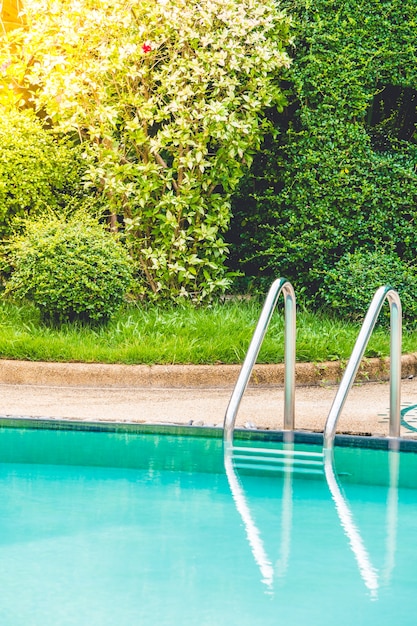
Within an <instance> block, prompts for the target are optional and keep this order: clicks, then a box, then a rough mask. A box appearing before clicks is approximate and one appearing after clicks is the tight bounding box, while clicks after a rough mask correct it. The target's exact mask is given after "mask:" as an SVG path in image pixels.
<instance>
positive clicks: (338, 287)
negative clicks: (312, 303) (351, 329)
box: [321, 250, 417, 327]
mask: <svg viewBox="0 0 417 626" xmlns="http://www.w3.org/2000/svg"><path fill="white" fill-rule="evenodd" d="M382 285H391V287H394V289H396V290H397V291H398V293H399V295H400V298H401V304H402V308H403V319H404V322H405V325H407V326H409V327H415V326H416V325H417V268H416V267H415V266H414V267H412V266H410V265H409V264H407V263H405V262H404V261H402V260H401V259H400V258H399V257H398V255H397V254H395V253H393V252H383V251H382V252H380V251H373V252H369V251H364V250H358V251H356V252H353V253H349V254H346V255H345V256H343V257H342V258H341V259H340V260H339V261H338V263H336V265H335V266H334V268H333V269H331V270H329V271H328V272H327V273H326V275H325V278H324V282H323V286H322V294H321V296H322V300H323V302H324V303H325V304H326V306H327V307H328V308H329V309H331V310H333V311H335V312H336V313H337V316H339V317H341V318H344V319H350V320H352V321H362V320H363V318H364V316H365V314H366V311H367V310H368V307H369V305H370V303H371V299H372V297H373V295H374V293H375V291H376V290H377V289H378V287H381V286H382ZM380 317H381V320H383V321H387V320H388V319H389V309H388V306H385V307H384V309H383V311H382V312H381V316H380Z"/></svg>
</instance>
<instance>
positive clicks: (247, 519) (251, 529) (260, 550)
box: [224, 448, 274, 589]
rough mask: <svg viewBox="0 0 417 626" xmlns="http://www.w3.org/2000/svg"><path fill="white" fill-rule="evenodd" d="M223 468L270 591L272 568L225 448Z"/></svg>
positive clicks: (263, 579)
mask: <svg viewBox="0 0 417 626" xmlns="http://www.w3.org/2000/svg"><path fill="white" fill-rule="evenodd" d="M224 466H225V469H226V476H227V480H228V481H229V486H230V490H231V492H232V496H233V500H234V502H235V504H236V509H237V510H238V512H239V514H240V517H241V518H242V521H243V524H244V526H245V530H246V536H247V538H248V541H249V545H250V547H251V550H252V554H253V558H254V559H255V562H256V563H257V565H258V567H259V569H260V572H261V576H262V578H261V580H262V582H263V583H264V584H265V585H266V586H267V587H268V589H272V583H273V580H274V570H273V567H272V563H271V561H270V559H269V558H268V555H267V554H266V551H265V547H264V544H263V541H262V539H261V535H260V532H259V530H258V527H257V526H256V524H255V522H254V520H253V518H252V514H251V512H250V508H249V506H248V503H247V501H246V496H245V492H244V491H243V489H242V485H241V484H240V481H239V477H238V476H237V474H236V472H235V470H234V467H233V459H232V455H231V453H230V450H228V449H227V448H226V451H225V456H224Z"/></svg>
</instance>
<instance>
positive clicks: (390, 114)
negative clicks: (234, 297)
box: [228, 0, 417, 306]
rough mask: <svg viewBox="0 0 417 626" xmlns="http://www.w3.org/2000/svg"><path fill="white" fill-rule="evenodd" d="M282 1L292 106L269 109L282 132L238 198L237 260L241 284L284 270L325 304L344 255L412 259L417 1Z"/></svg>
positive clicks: (416, 209) (416, 211)
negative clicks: (290, 28)
mask: <svg viewBox="0 0 417 626" xmlns="http://www.w3.org/2000/svg"><path fill="white" fill-rule="evenodd" d="M283 4H284V6H286V8H287V9H288V11H289V12H290V13H291V14H292V15H293V16H294V24H295V31H294V47H293V64H292V67H291V69H290V70H289V73H288V76H287V80H288V84H287V97H288V107H287V109H286V111H285V113H284V114H278V113H277V112H275V111H271V116H272V117H273V119H274V120H275V127H276V131H277V134H276V136H275V137H269V138H268V139H267V140H266V141H265V142H264V145H263V150H262V151H261V152H260V154H259V155H258V156H257V158H256V159H255V161H254V164H253V167H252V169H251V171H250V173H249V174H248V175H247V176H246V178H245V180H243V182H242V184H241V186H240V189H239V192H238V193H237V194H236V195H235V197H234V204H233V212H234V218H233V222H232V227H231V230H230V232H229V234H228V240H229V243H230V244H231V249H232V254H231V257H230V266H231V268H232V269H239V270H240V271H243V273H244V279H243V283H244V284H243V288H247V287H248V283H250V282H254V283H259V282H262V281H265V280H267V281H268V282H269V280H270V277H272V276H278V275H284V276H287V277H288V278H290V279H291V280H292V281H293V282H294V284H295V286H296V290H297V293H298V294H299V296H302V295H304V297H305V300H306V301H308V302H309V303H314V304H315V305H317V306H319V305H321V304H322V303H323V296H322V293H321V292H320V288H321V285H322V283H323V280H324V278H325V276H326V273H327V272H328V271H329V270H331V269H332V268H333V267H334V266H335V264H336V263H337V261H338V260H339V259H340V258H341V257H342V256H344V255H345V254H347V253H351V252H354V251H355V250H358V249H360V250H364V251H366V250H368V251H372V250H375V249H378V250H382V251H384V250H385V251H386V252H387V253H389V254H396V255H398V257H399V258H400V259H402V260H403V261H406V262H411V263H412V262H413V261H414V258H415V254H416V250H417V228H416V225H415V222H416V220H417V172H416V168H417V129H416V122H417V112H416V105H417V3H416V2H415V0H401V1H400V0H314V2H312V1H310V0H293V1H291V0H288V1H284V2H283ZM239 287H240V288H242V279H241V284H240V286H239ZM416 297H417V294H416Z"/></svg>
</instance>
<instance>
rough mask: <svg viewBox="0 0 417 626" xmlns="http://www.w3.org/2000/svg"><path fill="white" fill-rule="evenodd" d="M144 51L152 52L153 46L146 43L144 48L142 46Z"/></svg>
mask: <svg viewBox="0 0 417 626" xmlns="http://www.w3.org/2000/svg"><path fill="white" fill-rule="evenodd" d="M142 50H143V52H145V53H146V52H150V51H151V50H152V46H151V44H149V43H144V44H143V46H142Z"/></svg>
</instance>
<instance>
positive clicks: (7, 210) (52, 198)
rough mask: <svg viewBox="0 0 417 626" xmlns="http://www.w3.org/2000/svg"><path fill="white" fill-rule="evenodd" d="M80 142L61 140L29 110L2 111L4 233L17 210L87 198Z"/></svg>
mask: <svg viewBox="0 0 417 626" xmlns="http://www.w3.org/2000/svg"><path fill="white" fill-rule="evenodd" d="M83 169H84V166H83V162H82V159H81V153H80V150H79V148H76V147H73V146H71V145H70V144H69V143H67V142H64V141H63V140H59V139H57V138H56V136H54V134H53V133H52V132H51V131H48V130H46V129H45V128H44V127H43V126H42V123H41V122H40V121H39V120H38V119H37V118H36V117H35V115H34V114H33V113H32V112H30V111H25V112H21V111H9V112H8V111H6V110H2V111H1V116H0V236H1V235H3V236H4V235H5V234H7V233H9V232H10V223H11V221H12V220H13V218H14V217H16V216H21V217H24V216H27V215H28V214H31V215H36V214H38V213H39V212H41V211H44V210H45V209H46V208H48V207H49V208H53V209H59V208H60V207H64V206H66V205H68V204H72V205H75V204H77V203H78V204H80V203H81V202H82V201H83V200H84V192H83V185H82V175H83Z"/></svg>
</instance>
